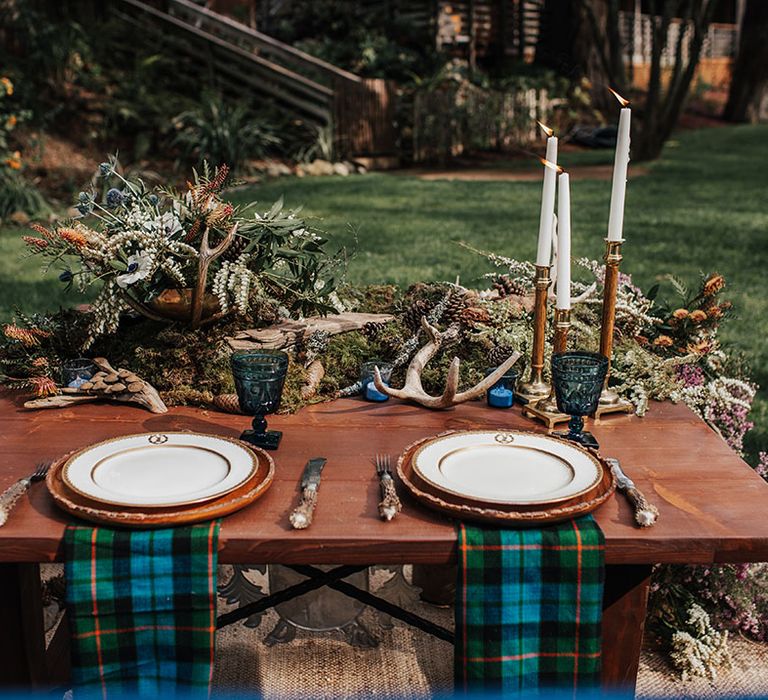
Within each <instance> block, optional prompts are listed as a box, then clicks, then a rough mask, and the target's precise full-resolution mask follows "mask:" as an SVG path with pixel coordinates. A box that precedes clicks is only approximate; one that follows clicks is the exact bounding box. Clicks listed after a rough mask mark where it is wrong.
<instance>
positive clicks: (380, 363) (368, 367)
mask: <svg viewBox="0 0 768 700" xmlns="http://www.w3.org/2000/svg"><path fill="white" fill-rule="evenodd" d="M375 367H378V368H379V373H380V374H381V381H382V382H384V384H386V385H387V386H389V380H390V379H391V377H392V370H393V369H394V367H393V365H392V363H391V362H385V361H384V360H371V361H370V362H363V364H362V365H361V366H360V383H361V384H362V385H363V396H364V397H365V399H366V401H376V402H382V401H387V400H388V399H389V396H387V394H383V393H382V392H380V391H379V390H378V389H377V388H376V385H375V384H374V383H373V370H374V368H375Z"/></svg>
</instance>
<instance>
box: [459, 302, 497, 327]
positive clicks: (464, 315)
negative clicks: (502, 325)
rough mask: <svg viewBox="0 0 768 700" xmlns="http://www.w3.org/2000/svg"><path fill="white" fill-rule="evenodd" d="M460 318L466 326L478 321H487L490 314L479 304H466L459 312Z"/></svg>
mask: <svg viewBox="0 0 768 700" xmlns="http://www.w3.org/2000/svg"><path fill="white" fill-rule="evenodd" d="M461 320H462V322H463V323H464V324H466V325H467V326H474V325H476V324H479V323H488V322H489V321H490V320H491V316H490V314H489V313H488V311H487V310H486V309H483V308H481V307H479V306H468V307H467V308H466V309H464V310H463V311H462V312H461Z"/></svg>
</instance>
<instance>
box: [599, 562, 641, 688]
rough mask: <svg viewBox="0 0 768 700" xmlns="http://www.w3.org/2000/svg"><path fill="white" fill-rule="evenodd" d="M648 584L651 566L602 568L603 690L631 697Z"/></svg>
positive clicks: (634, 681) (637, 664) (637, 661)
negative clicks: (603, 584) (622, 693)
mask: <svg viewBox="0 0 768 700" xmlns="http://www.w3.org/2000/svg"><path fill="white" fill-rule="evenodd" d="M650 582H651V566H650V565H621V566H618V565H615V566H607V567H606V568H605V593H604V598H603V627H602V631H603V673H602V685H603V687H606V688H610V689H615V690H619V689H620V690H622V691H626V692H628V693H629V692H630V691H631V692H632V693H633V694H634V690H635V683H636V681H637V671H638V668H639V666H640V649H641V647H642V643H643V628H644V626H645V613H646V609H647V607H648V586H649V584H650ZM630 697H631V696H630Z"/></svg>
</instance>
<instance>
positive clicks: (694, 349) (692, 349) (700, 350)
mask: <svg viewBox="0 0 768 700" xmlns="http://www.w3.org/2000/svg"><path fill="white" fill-rule="evenodd" d="M711 349H712V343H711V342H710V341H709V340H700V341H699V342H698V343H689V344H688V347H687V348H686V350H688V352H689V353H691V354H692V355H703V354H705V353H707V352H709V351H710V350H711Z"/></svg>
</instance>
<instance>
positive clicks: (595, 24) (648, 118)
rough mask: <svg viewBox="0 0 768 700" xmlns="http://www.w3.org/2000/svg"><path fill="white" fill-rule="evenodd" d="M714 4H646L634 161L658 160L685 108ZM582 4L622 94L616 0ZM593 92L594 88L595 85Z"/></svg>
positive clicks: (656, 0)
mask: <svg viewBox="0 0 768 700" xmlns="http://www.w3.org/2000/svg"><path fill="white" fill-rule="evenodd" d="M757 1H758V2H762V1H763V0H757ZM717 2H718V0H648V3H647V6H648V10H649V13H650V16H651V65H650V77H649V80H648V89H647V90H646V92H645V95H644V96H643V97H644V99H643V100H642V102H641V104H639V105H635V107H638V108H636V109H634V110H633V119H632V126H633V130H632V132H633V133H632V158H633V159H634V160H653V159H654V158H658V156H659V154H660V153H661V149H662V147H663V146H664V143H665V142H666V140H667V139H668V138H669V136H670V135H671V133H672V130H673V129H674V128H675V126H676V124H677V121H678V119H679V117H680V113H681V112H682V110H683V107H684V106H685V100H686V98H687V97H688V92H689V90H690V87H691V82H692V81H693V76H694V75H695V73H696V67H697V66H698V64H699V58H700V56H701V49H702V46H703V45H704V39H705V37H706V35H707V29H708V27H709V23H710V22H711V20H712V15H713V13H714V11H715V6H716V5H717ZM581 4H582V7H583V8H584V11H585V12H586V14H587V17H588V18H589V24H590V26H591V30H592V40H593V42H592V43H593V45H594V46H595V47H597V50H598V52H599V56H600V59H601V63H602V65H603V68H604V73H605V75H606V76H607V77H608V78H609V80H610V81H611V82H613V84H614V85H616V86H618V87H617V88H616V89H618V91H619V92H621V91H622V88H621V86H622V83H623V82H624V76H625V75H626V70H625V67H624V47H623V45H622V40H621V34H620V32H619V29H618V21H619V19H618V18H619V0H581ZM673 22H675V23H677V25H678V31H677V32H676V36H674V35H673V33H672V32H670V29H671V28H672V26H673ZM671 36H674V46H673V47H669V48H668V47H667V44H668V42H669V39H670V37H671ZM665 54H666V56H665ZM667 56H668V57H670V58H671V65H669V66H668V67H665V66H664V65H663V60H662V59H663V58H665V57H667ZM595 88H597V89H599V86H597V85H596V86H595ZM624 89H625V90H626V88H624ZM624 94H625V95H626V92H625V93H624Z"/></svg>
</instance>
